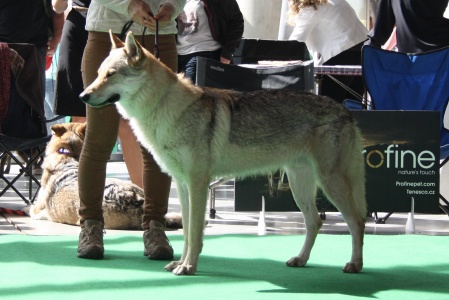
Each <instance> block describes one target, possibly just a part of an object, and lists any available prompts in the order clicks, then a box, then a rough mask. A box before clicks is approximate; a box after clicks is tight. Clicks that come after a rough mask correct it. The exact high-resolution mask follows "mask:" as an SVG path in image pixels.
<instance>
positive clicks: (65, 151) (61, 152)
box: [58, 147, 70, 155]
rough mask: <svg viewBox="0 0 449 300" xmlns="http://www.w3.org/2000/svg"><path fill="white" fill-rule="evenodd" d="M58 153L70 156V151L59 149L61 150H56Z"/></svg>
mask: <svg viewBox="0 0 449 300" xmlns="http://www.w3.org/2000/svg"><path fill="white" fill-rule="evenodd" d="M58 153H59V154H64V155H69V154H70V150H69V149H66V148H62V147H61V148H59V149H58Z"/></svg>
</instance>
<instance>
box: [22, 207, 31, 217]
mask: <svg viewBox="0 0 449 300" xmlns="http://www.w3.org/2000/svg"><path fill="white" fill-rule="evenodd" d="M31 207H32V205H27V206H24V207H23V208H22V211H23V212H24V213H25V214H26V215H27V216H29V215H30V213H31Z"/></svg>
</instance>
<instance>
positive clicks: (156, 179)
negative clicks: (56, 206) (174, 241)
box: [78, 0, 185, 260]
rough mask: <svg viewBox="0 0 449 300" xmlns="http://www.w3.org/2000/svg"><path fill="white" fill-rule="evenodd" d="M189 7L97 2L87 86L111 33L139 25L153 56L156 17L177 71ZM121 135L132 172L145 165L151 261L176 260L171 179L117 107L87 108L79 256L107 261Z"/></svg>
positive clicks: (162, 46) (166, 56) (163, 48)
mask: <svg viewBox="0 0 449 300" xmlns="http://www.w3.org/2000/svg"><path fill="white" fill-rule="evenodd" d="M184 5H185V0H145V1H143V0H123V1H118V0H116V1H109V0H93V1H92V2H91V4H90V6H89V11H88V14H87V19H86V30H87V31H89V36H88V40H87V45H86V48H85V50H84V55H83V61H82V66H81V70H82V74H83V84H84V87H87V86H89V85H90V84H91V83H92V82H93V81H94V80H95V78H96V76H97V70H98V68H99V66H100V64H101V62H102V61H103V60H104V59H105V58H106V57H107V56H108V54H109V51H110V49H111V42H110V37H109V33H108V32H109V29H111V30H112V32H113V33H115V34H120V33H121V32H122V29H123V26H124V25H125V24H126V23H127V22H128V21H129V20H133V21H134V23H133V24H132V25H131V27H130V28H129V30H130V31H132V32H133V33H134V34H135V35H136V38H137V39H138V40H139V41H141V42H142V44H143V45H144V47H146V48H147V49H148V50H150V51H151V52H153V48H154V33H155V23H156V19H158V20H159V39H158V47H159V53H160V60H161V61H162V62H163V63H165V64H166V65H167V66H168V67H169V68H171V69H172V70H173V71H176V69H177V63H178V62H177V51H176V41H175V34H176V33H177V29H176V22H175V19H176V17H177V16H178V14H179V13H180V12H181V11H182V9H183V7H184ZM117 135H119V136H120V137H127V139H126V140H124V139H121V144H122V147H123V155H124V159H125V161H129V160H132V163H131V164H129V163H127V165H128V168H129V165H131V166H133V167H135V168H139V167H140V168H142V166H143V170H142V173H140V174H143V176H142V177H141V178H140V179H141V180H142V183H143V188H144V192H145V203H144V216H143V220H142V228H143V230H144V234H143V239H144V247H145V250H144V254H145V256H147V257H148V258H149V259H167V260H170V259H173V249H172V247H171V245H170V243H169V241H168V239H167V237H166V235H165V232H164V228H165V219H164V216H165V214H166V213H167V209H168V196H169V192H170V185H171V178H170V177H169V176H168V175H166V174H164V173H162V172H161V169H160V168H159V166H158V165H157V163H156V162H155V160H154V159H153V156H152V155H151V153H149V152H148V151H147V150H145V149H144V148H143V147H141V146H140V144H139V143H138V142H137V139H136V137H135V136H134V134H133V132H132V130H131V128H130V125H129V124H128V122H127V121H125V120H123V119H121V117H120V115H119V113H118V112H117V110H116V107H115V106H114V105H110V106H105V107H102V108H91V107H87V129H86V138H85V142H84V147H83V151H82V153H81V157H80V164H79V179H78V181H79V194H80V200H81V203H80V209H79V215H80V222H81V227H82V229H81V233H80V237H79V243H78V257H80V258H88V259H102V258H103V255H104V246H103V212H102V208H101V204H102V199H103V191H104V183H105V178H106V164H107V161H108V160H109V157H110V154H111V152H112V149H113V147H114V145H115V142H116V140H117ZM140 153H141V154H140ZM142 161H143V163H142ZM130 173H131V171H130ZM134 173H135V172H134ZM133 181H134V180H133Z"/></svg>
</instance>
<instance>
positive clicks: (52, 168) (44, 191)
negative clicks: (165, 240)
mask: <svg viewBox="0 0 449 300" xmlns="http://www.w3.org/2000/svg"><path fill="white" fill-rule="evenodd" d="M51 129H52V131H53V136H52V138H51V140H50V142H49V143H48V145H47V148H46V150H45V158H44V162H43V174H42V178H41V189H40V190H39V194H38V197H37V200H36V202H35V203H34V205H32V206H31V207H26V208H25V209H24V211H25V212H26V213H27V214H29V215H30V216H31V217H32V218H33V219H48V220H50V221H52V222H56V223H63V224H70V225H79V215H78V209H79V206H80V199H79V193H78V161H79V156H80V153H81V149H82V146H83V143H84V136H85V132H86V124H85V123H66V124H54V125H52V126H51ZM143 203H144V193H143V190H142V189H141V188H140V187H139V186H137V185H135V184H133V183H131V182H130V181H126V180H121V179H117V178H106V184H105V189H104V198H103V205H102V207H103V214H104V227H105V228H106V229H142V226H141V223H142V215H143ZM166 224H167V227H168V228H171V229H175V228H181V227H182V225H181V218H180V216H179V215H178V214H177V213H171V214H169V215H168V216H167V217H166Z"/></svg>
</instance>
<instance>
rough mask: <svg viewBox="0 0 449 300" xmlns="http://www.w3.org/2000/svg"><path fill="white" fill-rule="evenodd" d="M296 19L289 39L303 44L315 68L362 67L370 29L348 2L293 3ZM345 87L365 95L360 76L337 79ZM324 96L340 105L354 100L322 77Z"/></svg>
mask: <svg viewBox="0 0 449 300" xmlns="http://www.w3.org/2000/svg"><path fill="white" fill-rule="evenodd" d="M289 7H290V10H291V15H292V17H293V18H294V21H293V23H294V29H293V32H292V34H291V36H290V38H289V39H290V40H297V41H300V42H304V43H306V45H307V48H308V49H309V51H310V52H311V54H312V57H313V61H314V64H315V65H360V64H361V60H362V54H361V53H362V46H363V43H364V42H365V41H366V39H367V35H368V30H367V29H366V28H365V25H363V23H362V22H361V21H360V20H359V18H358V17H357V14H356V12H355V11H354V9H353V8H352V7H351V5H349V3H348V2H346V1H345V0H290V1H289ZM334 77H335V78H336V79H337V80H339V81H340V82H341V83H343V84H344V85H345V86H347V87H349V88H351V89H352V90H353V91H354V92H356V93H357V94H359V95H362V94H363V92H364V85H363V80H362V78H361V76H334ZM321 94H322V95H324V96H329V97H331V98H332V99H334V100H336V101H337V102H343V100H345V99H346V98H351V97H352V94H350V93H348V92H347V91H346V90H345V89H344V88H342V87H341V86H340V85H339V84H337V83H335V82H334V81H333V80H332V79H330V78H327V77H325V78H323V79H322V84H321Z"/></svg>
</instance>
